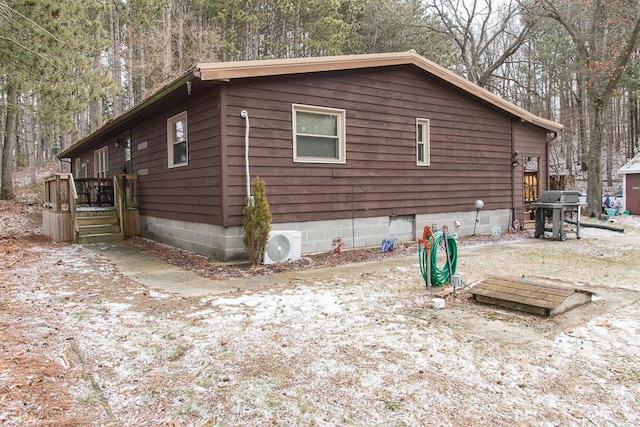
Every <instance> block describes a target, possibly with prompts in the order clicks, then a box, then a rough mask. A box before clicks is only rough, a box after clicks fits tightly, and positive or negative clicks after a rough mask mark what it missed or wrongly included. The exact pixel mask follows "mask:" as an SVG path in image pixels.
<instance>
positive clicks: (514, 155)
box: [511, 151, 520, 168]
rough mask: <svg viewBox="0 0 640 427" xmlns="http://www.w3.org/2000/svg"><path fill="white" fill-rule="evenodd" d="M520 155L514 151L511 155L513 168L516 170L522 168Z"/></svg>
mask: <svg viewBox="0 0 640 427" xmlns="http://www.w3.org/2000/svg"><path fill="white" fill-rule="evenodd" d="M519 155H520V152H519V151H514V152H513V153H511V167H512V168H515V167H516V166H520V161H519V160H518V156H519Z"/></svg>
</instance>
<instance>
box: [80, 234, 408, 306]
mask: <svg viewBox="0 0 640 427" xmlns="http://www.w3.org/2000/svg"><path fill="white" fill-rule="evenodd" d="M83 246H84V247H85V248H86V249H88V250H90V251H92V252H94V253H96V254H98V255H100V256H102V257H104V258H105V259H107V260H109V261H110V262H112V263H113V264H115V265H116V266H117V267H118V270H120V272H121V273H122V274H124V275H125V276H126V277H128V278H129V279H131V280H135V281H136V282H138V283H140V284H142V285H145V286H148V287H149V288H153V289H158V290H160V291H162V292H167V293H173V294H178V295H182V296H185V297H200V296H205V295H213V294H223V293H228V292H233V291H238V290H246V289H253V288H260V287H265V286H269V285H274V284H278V283H279V284H282V283H289V282H291V281H303V280H304V281H308V280H314V279H323V278H327V277H335V276H339V275H341V274H347V273H357V272H365V271H366V272H375V271H383V270H388V269H391V268H394V267H397V266H406V267H409V266H411V265H414V264H415V265H417V264H418V259H417V258H416V257H401V258H390V259H388V260H386V261H376V262H367V263H361V264H349V265H342V266H337V267H327V268H316V269H309V270H302V271H288V272H284V273H275V274H271V275H263V276H254V277H250V278H247V279H229V280H211V279H207V278H205V277H201V276H198V275H196V274H194V273H193V272H191V271H189V270H184V269H182V268H180V267H177V266H175V265H171V264H168V263H166V262H164V261H162V260H161V259H159V258H157V257H155V256H153V255H150V254H147V253H145V252H143V251H140V250H138V249H136V248H134V247H132V246H129V245H126V244H124V243H122V242H118V243H94V244H87V245H83Z"/></svg>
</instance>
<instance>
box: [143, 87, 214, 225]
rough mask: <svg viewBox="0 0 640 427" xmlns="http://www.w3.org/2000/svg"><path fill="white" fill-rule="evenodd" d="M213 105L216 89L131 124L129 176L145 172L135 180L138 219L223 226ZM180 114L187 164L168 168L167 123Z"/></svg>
mask: <svg viewBox="0 0 640 427" xmlns="http://www.w3.org/2000/svg"><path fill="white" fill-rule="evenodd" d="M218 104H219V97H218V95H217V89H211V90H210V91H209V93H206V94H205V95H201V96H198V97H194V98H190V99H189V101H188V103H181V104H177V105H175V106H173V107H172V108H171V109H169V110H166V111H164V112H163V113H162V114H159V115H158V116H157V117H155V118H153V119H149V120H146V121H144V122H142V123H139V124H136V125H135V126H133V128H132V163H133V172H134V173H139V172H140V171H141V170H142V171H146V174H145V175H140V176H139V178H138V201H139V204H140V213H141V214H142V215H150V216H154V217H160V218H167V219H176V220H181V221H188V222H200V223H205V224H216V225H220V224H222V213H221V200H220V188H221V181H222V180H221V174H220V169H221V168H220V164H221V160H220V123H219V105H218ZM185 110H186V111H187V131H188V150H189V154H188V156H189V163H188V165H187V166H182V167H176V168H169V167H168V160H167V119H168V118H170V117H172V116H174V115H176V114H178V113H180V112H182V111H185ZM145 146H146V147H145Z"/></svg>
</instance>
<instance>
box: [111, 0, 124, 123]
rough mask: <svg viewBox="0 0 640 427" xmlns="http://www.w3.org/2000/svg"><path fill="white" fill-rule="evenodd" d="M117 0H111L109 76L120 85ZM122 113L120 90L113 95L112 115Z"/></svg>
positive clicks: (120, 59) (120, 63)
mask: <svg viewBox="0 0 640 427" xmlns="http://www.w3.org/2000/svg"><path fill="white" fill-rule="evenodd" d="M119 3H120V1H119V0H113V2H112V3H111V8H110V11H111V78H112V79H113V82H114V83H115V84H116V85H117V86H118V88H121V87H122V62H121V61H122V49H121V43H120V18H119V11H118V5H119ZM120 114H122V95H121V94H120V92H118V93H116V94H115V95H114V96H113V115H114V117H115V116H119V115H120Z"/></svg>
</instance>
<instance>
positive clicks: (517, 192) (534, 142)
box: [512, 122, 549, 225]
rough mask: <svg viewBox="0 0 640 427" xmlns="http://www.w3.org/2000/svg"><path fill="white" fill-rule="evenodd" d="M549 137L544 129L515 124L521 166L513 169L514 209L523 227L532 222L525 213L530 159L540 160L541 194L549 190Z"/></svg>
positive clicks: (527, 124) (515, 143) (539, 186)
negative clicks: (528, 221)
mask: <svg viewBox="0 0 640 427" xmlns="http://www.w3.org/2000/svg"><path fill="white" fill-rule="evenodd" d="M547 139H548V135H547V133H546V131H545V130H544V129H541V128H538V127H536V126H533V125H531V124H529V123H522V122H514V123H513V146H514V151H518V152H519V153H520V154H519V155H518V161H519V162H520V166H517V167H515V168H512V169H513V207H514V209H515V212H514V213H515V219H517V220H518V221H519V222H520V224H521V225H523V224H524V221H526V220H530V217H529V216H528V215H525V212H523V208H524V197H523V185H524V166H523V165H524V163H526V162H525V159H526V158H528V157H531V158H537V159H538V162H537V164H538V191H539V193H540V194H541V193H542V192H544V191H545V190H548V189H549V187H548V186H549V170H548V166H547V165H548V153H547V149H548V148H547V143H546V141H547Z"/></svg>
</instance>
